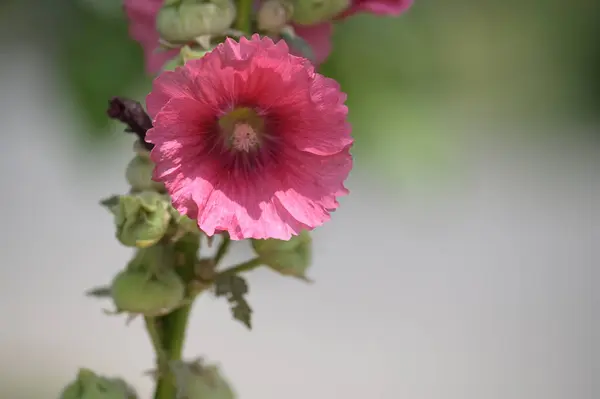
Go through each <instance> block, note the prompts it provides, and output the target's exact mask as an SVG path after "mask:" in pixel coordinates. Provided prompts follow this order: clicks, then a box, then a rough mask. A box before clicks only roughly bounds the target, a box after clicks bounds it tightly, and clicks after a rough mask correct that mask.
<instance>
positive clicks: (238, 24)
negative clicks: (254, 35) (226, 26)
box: [234, 0, 253, 34]
mask: <svg viewBox="0 0 600 399" xmlns="http://www.w3.org/2000/svg"><path fill="white" fill-rule="evenodd" d="M252 3H253V1H252V0H237V15H236V18H235V25H234V26H235V28H236V29H237V30H239V31H241V32H244V33H245V34H250V33H251V32H250V28H251V24H250V18H251V16H252Z"/></svg>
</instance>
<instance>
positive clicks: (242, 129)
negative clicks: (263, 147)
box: [231, 122, 260, 152]
mask: <svg viewBox="0 0 600 399" xmlns="http://www.w3.org/2000/svg"><path fill="white" fill-rule="evenodd" d="M259 145H260V141H259V139H258V134H257V132H256V131H255V130H254V128H252V126H250V125H249V124H248V123H245V122H241V123H236V124H235V126H234V127H233V133H232V135H231V147H232V148H233V149H234V150H237V151H245V152H250V150H252V149H254V148H256V147H258V146H259Z"/></svg>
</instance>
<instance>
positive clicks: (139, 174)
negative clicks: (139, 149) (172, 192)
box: [125, 155, 166, 193]
mask: <svg viewBox="0 0 600 399" xmlns="http://www.w3.org/2000/svg"><path fill="white" fill-rule="evenodd" d="M153 170H154V163H153V162H152V161H151V160H150V158H149V157H147V156H143V155H142V156H140V155H137V156H135V157H134V158H133V159H132V160H131V162H129V165H127V170H126V171H125V178H126V179H127V182H128V183H129V185H130V186H131V189H132V191H157V192H160V193H164V192H165V191H166V190H165V185H164V184H162V183H159V182H155V181H154V180H152V172H153Z"/></svg>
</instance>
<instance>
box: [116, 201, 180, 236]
mask: <svg viewBox="0 0 600 399" xmlns="http://www.w3.org/2000/svg"><path fill="white" fill-rule="evenodd" d="M169 207H170V203H169V200H168V198H166V196H163V195H160V194H159V193H156V192H153V191H144V192H141V193H139V194H133V195H122V196H120V197H119V199H118V204H117V205H115V206H113V207H112V209H111V210H112V212H113V213H114V214H115V224H116V225H117V238H118V239H119V241H120V242H121V243H122V244H123V245H126V246H128V247H138V248H146V247H149V246H151V245H154V244H156V243H157V242H158V241H160V239H161V238H163V237H164V235H165V233H166V232H167V228H168V227H169V222H170V220H171V214H170V212H169Z"/></svg>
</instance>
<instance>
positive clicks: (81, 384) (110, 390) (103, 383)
mask: <svg viewBox="0 0 600 399" xmlns="http://www.w3.org/2000/svg"><path fill="white" fill-rule="evenodd" d="M136 398H137V396H136V394H135V392H134V391H133V389H132V388H131V387H130V386H128V385H127V383H125V381H123V380H121V379H118V378H106V377H101V376H98V375H96V374H94V373H93V372H92V371H90V370H87V369H81V370H79V373H78V374H77V379H76V380H75V381H73V382H72V383H70V384H69V385H67V387H65V389H64V390H63V392H62V394H61V396H60V399H136Z"/></svg>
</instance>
